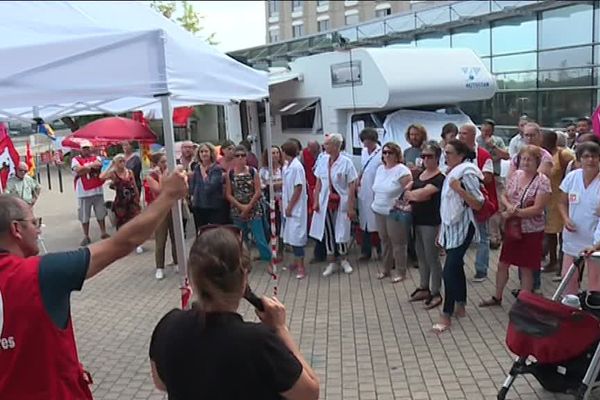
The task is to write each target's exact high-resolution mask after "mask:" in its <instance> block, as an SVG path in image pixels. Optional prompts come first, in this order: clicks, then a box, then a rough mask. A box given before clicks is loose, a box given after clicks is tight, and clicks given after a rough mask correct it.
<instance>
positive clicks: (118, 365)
mask: <svg viewBox="0 0 600 400" xmlns="http://www.w3.org/2000/svg"><path fill="white" fill-rule="evenodd" d="M43 179H44V180H43V184H44V186H45V188H47V183H46V181H45V177H44V178H43ZM64 186H65V189H66V191H67V192H65V193H63V194H60V193H58V191H57V190H56V189H55V190H53V191H52V192H48V191H47V190H46V191H45V193H44V194H43V195H42V198H41V200H40V203H39V205H38V206H37V210H36V213H37V214H38V215H39V216H42V217H43V218H44V223H45V224H46V225H47V228H46V229H45V238H46V239H45V242H46V245H47V247H48V248H49V250H51V251H53V250H62V249H69V248H74V247H76V245H77V243H79V241H80V239H81V237H80V230H79V225H78V223H77V221H76V220H75V214H76V211H75V199H74V196H73V193H72V185H71V184H70V183H67V184H65V185H64ZM53 187H54V188H57V187H58V185H57V183H56V181H54V182H53ZM95 229H96V227H93V232H94V235H95V238H97V236H98V235H97V231H95ZM93 237H94V236H93ZM153 246H154V244H153V242H152V241H149V242H147V243H146V244H145V246H144V247H145V248H146V249H147V250H148V251H146V252H145V253H143V254H141V255H136V254H133V255H130V256H129V257H127V258H126V259H124V260H121V261H120V262H117V263H115V264H114V265H112V266H111V267H110V268H109V269H108V270H106V271H104V272H103V273H102V274H100V275H99V276H97V277H95V278H94V279H92V280H91V281H89V282H87V283H86V284H85V286H84V289H83V291H82V292H81V293H77V294H75V295H74V296H73V307H72V313H73V318H74V324H75V330H76V337H77V340H78V347H79V353H80V356H81V358H82V360H83V363H84V364H85V366H86V367H87V368H88V369H89V370H90V371H91V372H92V374H93V377H94V380H95V384H94V386H93V391H94V396H95V398H96V399H97V400H111V399H163V398H166V396H164V395H163V394H161V393H160V392H158V391H157V390H155V389H154V387H153V385H152V382H151V378H150V373H149V365H148V342H149V338H150V334H151V332H152V329H153V328H154V326H155V324H156V323H157V321H158V320H159V319H160V317H161V316H162V315H164V314H165V313H166V312H167V311H169V310H170V309H172V308H173V307H176V306H177V305H178V304H179V291H178V289H177V287H178V276H176V275H175V274H174V272H173V271H172V270H169V269H168V270H167V278H166V279H165V280H163V281H161V282H157V281H156V280H155V279H154V276H153V272H154V271H153V267H154V262H153ZM167 254H168V252H167ZM492 255H493V261H492V263H491V264H492V265H494V264H495V260H496V257H497V255H498V252H497V251H493V252H492ZM169 261H170V259H167V262H169ZM467 264H468V267H467V270H468V275H469V276H472V274H473V252H472V251H471V252H470V253H469V260H468V262H467ZM354 266H355V272H354V273H353V274H352V275H350V276H347V275H343V274H339V275H335V276H332V277H330V278H328V279H326V278H323V277H322V276H321V274H320V272H321V270H322V268H323V267H324V266H315V267H312V266H311V269H310V271H309V276H308V277H307V278H306V279H304V280H302V281H297V280H296V279H294V278H293V277H292V276H290V275H289V273H286V272H284V273H283V274H282V275H281V278H280V280H279V292H280V298H281V299H282V301H283V302H284V303H285V305H286V307H287V310H288V317H289V323H290V327H291V331H292V333H293V336H294V337H295V338H296V340H298V341H299V343H300V347H301V350H302V352H303V353H304V354H305V356H306V357H307V358H308V359H309V360H310V362H311V364H312V365H313V367H314V368H315V370H316V372H317V373H318V375H319V377H320V379H321V398H322V399H327V400H336V399H344V400H353V399H361V400H370V399H381V400H383V399H492V398H495V395H496V392H497V388H498V387H499V386H500V384H501V383H502V381H503V379H504V376H505V371H506V370H507V369H508V368H509V367H510V364H511V356H510V354H509V352H508V351H507V349H506V347H505V345H504V336H505V331H506V325H507V322H508V319H507V312H508V309H509V307H510V305H511V304H512V299H511V296H510V294H507V295H506V300H507V304H505V305H504V307H502V308H497V309H494V310H489V309H487V310H481V309H479V308H477V307H475V306H474V305H475V304H477V303H478V302H479V301H480V300H481V299H482V298H487V297H489V296H490V295H491V294H492V293H493V280H489V281H487V282H484V283H476V284H473V283H469V284H468V297H469V298H468V301H469V305H468V307H467V313H468V316H467V317H466V318H465V319H462V320H460V321H454V326H453V328H452V330H451V331H450V332H446V333H444V334H442V335H439V336H438V335H436V334H434V333H432V332H431V330H430V329H431V325H432V324H433V323H434V322H435V321H436V319H437V316H438V312H439V310H434V311H425V310H423V309H422V308H421V305H420V304H414V303H409V302H408V301H407V299H408V296H409V294H410V293H411V292H412V290H413V289H414V288H415V283H416V282H417V280H418V271H417V270H415V269H412V270H411V272H410V279H408V280H407V281H405V282H403V283H399V284H396V285H393V284H391V283H390V282H388V281H385V282H381V281H378V280H376V279H375V275H376V271H377V267H378V264H377V263H376V262H371V263H369V264H366V263H363V264H358V263H357V262H356V261H355V262H354ZM264 269H265V266H264V265H260V264H259V265H257V266H256V267H255V270H254V271H253V273H252V276H251V284H252V286H253V287H254V288H255V291H256V292H257V293H269V294H270V293H272V286H271V284H272V282H271V280H270V279H269V278H268V276H267V275H266V274H265V272H264ZM515 275H516V274H514V275H512V276H511V282H510V283H509V285H510V287H516V286H517V281H516V276H515ZM548 278H549V277H545V278H544V279H545V280H544V283H543V288H544V292H545V293H546V294H550V293H551V291H552V290H553V288H554V285H553V284H552V282H550V281H549V280H548ZM240 312H241V313H242V314H243V315H244V317H245V318H246V319H249V320H252V319H254V313H253V312H252V311H251V310H250V309H249V307H248V306H247V305H246V304H243V305H242V306H241V308H240ZM508 398H510V399H568V398H570V397H568V396H562V397H560V396H554V395H551V394H549V393H547V392H545V391H544V390H543V389H542V388H541V387H540V385H539V384H538V383H537V381H535V379H531V378H528V379H524V378H519V379H518V380H517V383H516V384H515V386H514V387H513V389H512V390H511V392H510V394H509V397H508ZM594 398H597V399H600V396H598V397H594Z"/></svg>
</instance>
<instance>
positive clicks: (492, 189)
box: [477, 146, 498, 210]
mask: <svg viewBox="0 0 600 400" xmlns="http://www.w3.org/2000/svg"><path fill="white" fill-rule="evenodd" d="M487 160H490V162H492V161H493V160H492V156H491V155H490V153H489V152H488V151H487V150H486V149H484V148H482V147H481V146H478V147H477V166H478V167H479V169H480V170H481V172H483V166H484V165H485V163H486V161H487ZM483 186H485V189H486V190H487V192H488V195H489V197H490V201H491V202H492V204H494V205H495V206H496V210H498V193H497V192H496V178H495V177H494V176H492V181H491V182H490V183H484V184H483Z"/></svg>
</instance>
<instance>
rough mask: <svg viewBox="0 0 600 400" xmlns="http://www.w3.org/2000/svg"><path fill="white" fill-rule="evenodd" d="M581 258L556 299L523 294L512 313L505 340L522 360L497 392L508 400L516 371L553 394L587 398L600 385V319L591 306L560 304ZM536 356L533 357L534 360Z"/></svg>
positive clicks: (566, 278) (580, 270)
mask: <svg viewBox="0 0 600 400" xmlns="http://www.w3.org/2000/svg"><path fill="white" fill-rule="evenodd" d="M583 261H584V259H583V257H580V258H578V259H576V260H575V261H574V263H573V264H572V265H571V267H570V268H569V271H568V272H567V274H566V275H565V277H564V278H563V279H562V281H561V283H560V285H559V286H558V288H557V289H556V292H555V293H554V296H552V300H549V299H546V298H543V297H541V296H537V295H534V294H532V293H527V292H521V293H520V294H519V297H518V298H517V301H516V302H515V304H514V305H513V307H512V309H511V310H510V313H509V318H510V322H509V325H508V331H507V333H506V344H507V346H508V348H509V349H510V350H511V351H512V352H513V353H515V354H516V355H517V356H518V358H517V359H516V361H515V362H514V363H513V365H512V367H511V369H510V372H509V375H508V376H507V378H506V380H505V381H504V384H503V385H502V388H501V389H500V391H499V392H498V397H497V398H498V400H504V399H505V398H506V395H507V393H508V390H509V389H510V387H511V386H512V384H513V382H514V381H515V379H516V377H517V376H518V375H523V374H532V375H533V376H535V378H536V379H537V380H538V381H539V382H540V384H541V385H542V386H543V387H544V389H546V390H548V391H550V392H554V393H568V394H573V395H574V396H575V398H576V399H577V400H585V399H587V398H588V396H589V394H590V392H591V390H592V389H593V388H594V387H597V386H600V382H599V381H598V372H599V371H600V319H599V318H598V316H596V315H594V313H593V312H592V310H589V309H586V308H588V307H586V304H587V302H582V303H581V304H583V305H584V309H580V308H574V307H572V306H570V305H565V304H562V303H561V302H560V300H561V298H562V293H563V292H564V291H565V288H566V287H567V284H568V282H569V281H570V280H571V279H573V278H574V276H575V275H576V274H577V271H579V272H580V276H579V278H580V277H581V274H582V271H583V264H584V262H583ZM530 357H532V358H533V359H534V360H531V359H530Z"/></svg>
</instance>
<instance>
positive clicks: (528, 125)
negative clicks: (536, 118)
mask: <svg viewBox="0 0 600 400" xmlns="http://www.w3.org/2000/svg"><path fill="white" fill-rule="evenodd" d="M527 127H530V128H532V129H535V130H536V132H537V133H538V134H540V133H542V129H541V128H540V126H539V125H538V124H537V123H535V122H528V123H527V124H526V125H525V128H527Z"/></svg>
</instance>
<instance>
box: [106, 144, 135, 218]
mask: <svg viewBox="0 0 600 400" xmlns="http://www.w3.org/2000/svg"><path fill="white" fill-rule="evenodd" d="M125 162H126V161H125V155H124V154H117V155H116V156H114V157H113V160H112V163H111V164H110V167H109V168H108V169H107V170H106V171H104V172H102V173H101V174H100V179H102V180H110V181H111V187H113V188H114V189H115V199H114V200H113V203H112V211H113V212H114V213H115V217H116V220H117V224H116V228H117V229H119V228H120V227H121V226H123V225H124V224H125V223H127V222H128V221H130V220H131V219H132V218H133V217H135V216H136V215H138V214H139V213H140V211H141V207H140V193H139V191H138V187H137V183H136V181H135V175H134V173H133V171H131V170H130V169H128V168H127V167H126V166H125Z"/></svg>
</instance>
